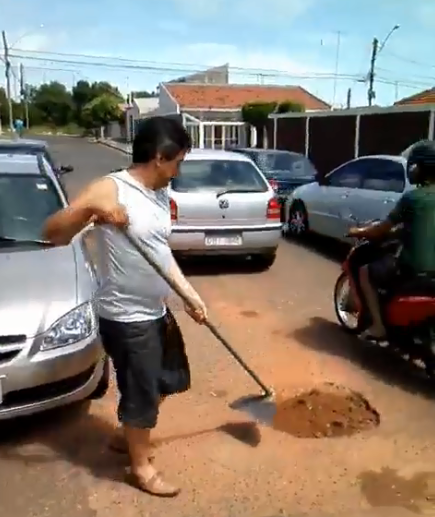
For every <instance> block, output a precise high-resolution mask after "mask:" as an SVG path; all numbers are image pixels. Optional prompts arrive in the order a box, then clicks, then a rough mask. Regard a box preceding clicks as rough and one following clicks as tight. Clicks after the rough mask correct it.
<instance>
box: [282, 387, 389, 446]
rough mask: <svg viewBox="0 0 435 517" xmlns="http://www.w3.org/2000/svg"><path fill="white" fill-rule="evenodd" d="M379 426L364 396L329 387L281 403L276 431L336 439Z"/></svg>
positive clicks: (377, 417)
mask: <svg viewBox="0 0 435 517" xmlns="http://www.w3.org/2000/svg"><path fill="white" fill-rule="evenodd" d="M379 424H380V415H379V413H378V412H377V411H376V409H374V408H373V407H372V406H371V404H370V403H369V402H368V400H367V399H365V398H364V397H363V396H362V395H361V394H360V393H356V392H354V391H351V390H349V389H347V388H344V387H342V386H337V385H334V384H326V385H324V386H322V387H319V388H316V389H312V390H310V391H307V392H304V393H301V394H299V395H297V396H296V397H293V398H291V399H288V400H285V401H282V402H280V403H278V404H277V408H276V414H275V417H274V421H273V428H274V429H276V430H277V431H282V432H284V433H287V434H290V435H292V436H296V437H297V438H334V437H339V436H351V435H353V434H356V433H360V432H361V431H367V430H369V429H373V428H375V427H377V426H378V425H379Z"/></svg>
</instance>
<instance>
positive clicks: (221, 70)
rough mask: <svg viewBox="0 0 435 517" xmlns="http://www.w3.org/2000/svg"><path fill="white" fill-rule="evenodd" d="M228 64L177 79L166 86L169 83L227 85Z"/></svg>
mask: <svg viewBox="0 0 435 517" xmlns="http://www.w3.org/2000/svg"><path fill="white" fill-rule="evenodd" d="M229 75H230V71H229V64H228V63H226V64H225V65H220V66H215V67H214V68H209V69H208V70H205V71H204V72H198V73H194V74H191V75H186V76H185V77H179V78H178V79H173V80H172V81H168V83H166V84H171V83H201V84H228V83H229Z"/></svg>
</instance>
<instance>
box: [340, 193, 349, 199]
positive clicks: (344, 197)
mask: <svg viewBox="0 0 435 517" xmlns="http://www.w3.org/2000/svg"><path fill="white" fill-rule="evenodd" d="M348 197H349V192H347V193H346V194H342V195H341V199H347V198H348Z"/></svg>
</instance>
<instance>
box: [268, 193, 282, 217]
mask: <svg viewBox="0 0 435 517" xmlns="http://www.w3.org/2000/svg"><path fill="white" fill-rule="evenodd" d="M267 218H268V219H272V220H274V221H280V220H281V206H280V204H279V202H278V200H277V199H275V198H272V199H271V200H270V201H269V204H268V205H267Z"/></svg>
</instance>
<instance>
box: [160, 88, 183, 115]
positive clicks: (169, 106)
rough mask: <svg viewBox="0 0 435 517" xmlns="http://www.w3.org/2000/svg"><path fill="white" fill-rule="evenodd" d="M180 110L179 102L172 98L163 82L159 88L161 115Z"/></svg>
mask: <svg viewBox="0 0 435 517" xmlns="http://www.w3.org/2000/svg"><path fill="white" fill-rule="evenodd" d="M178 112H179V109H178V104H177V103H176V102H175V101H174V100H173V99H172V97H171V96H170V95H169V93H168V91H167V90H166V88H165V87H164V86H163V85H162V84H161V85H160V88H159V115H172V114H175V113H178Z"/></svg>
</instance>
